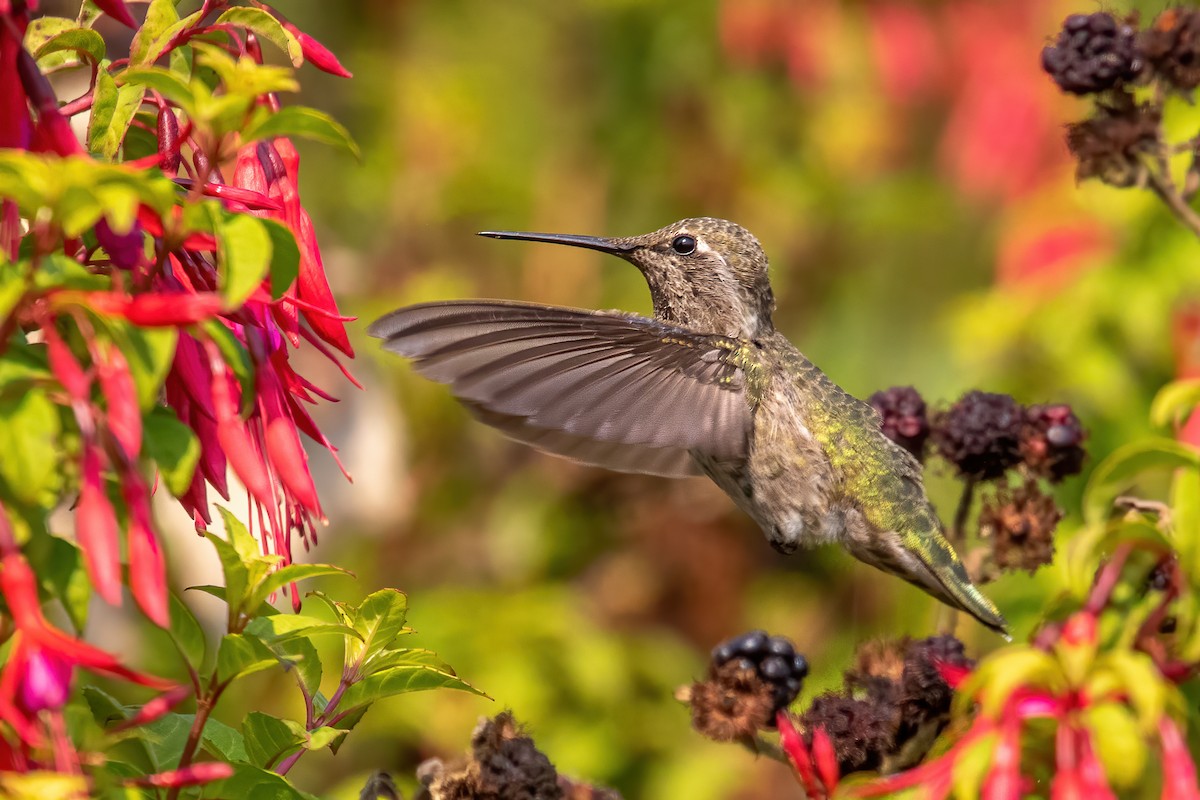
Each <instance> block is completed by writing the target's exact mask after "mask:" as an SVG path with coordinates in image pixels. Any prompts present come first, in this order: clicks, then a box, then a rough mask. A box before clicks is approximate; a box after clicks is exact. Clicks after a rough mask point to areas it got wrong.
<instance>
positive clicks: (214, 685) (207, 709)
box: [167, 668, 229, 800]
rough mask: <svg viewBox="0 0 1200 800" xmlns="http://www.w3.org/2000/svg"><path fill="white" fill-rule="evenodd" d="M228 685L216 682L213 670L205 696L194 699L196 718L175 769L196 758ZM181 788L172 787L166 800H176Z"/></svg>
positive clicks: (187, 764)
mask: <svg viewBox="0 0 1200 800" xmlns="http://www.w3.org/2000/svg"><path fill="white" fill-rule="evenodd" d="M228 685H229V682H228V681H226V682H224V683H218V682H217V672H216V668H214V669H213V674H212V677H211V678H209V681H208V691H207V692H205V696H203V697H197V698H196V716H195V717H194V718H193V719H192V727H191V730H189V731H188V735H187V741H186V742H184V744H183V752H182V753H180V755H179V766H178V767H177V769H183V768H184V767H187V766H190V765H191V763H192V759H193V758H195V757H196V751H197V750H199V749H200V740H201V738H202V737H203V736H204V726H205V725H207V724H208V717H209V715H210V714H212V711H213V709H214V708H216V707H217V701H218V700H219V699H221V693H222V692H224V691H225V687H227V686H228ZM181 788H182V787H181V786H172V787H171V789H170V791H168V792H167V800H176V798H178V797H179V790H180V789H181Z"/></svg>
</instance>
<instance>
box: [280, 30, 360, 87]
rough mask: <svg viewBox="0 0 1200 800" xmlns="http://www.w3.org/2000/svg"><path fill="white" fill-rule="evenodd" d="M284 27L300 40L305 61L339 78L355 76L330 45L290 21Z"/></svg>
mask: <svg viewBox="0 0 1200 800" xmlns="http://www.w3.org/2000/svg"><path fill="white" fill-rule="evenodd" d="M283 27H284V28H286V29H287V30H289V31H290V32H291V34H292V35H293V36H295V37H296V40H297V41H298V42H300V51H301V52H302V53H303V54H304V60H305V61H307V62H308V63H310V64H312V65H313V66H314V67H316V68H317V69H319V70H321V71H322V72H328V73H329V74H330V75H337V76H338V77H339V78H353V77H354V75H353V74H352V73H351V72H350V70H348V69H346V68H345V67H343V66H342V62H340V61H338V59H337V56H335V55H334V54H333V53H332V52H330V50H329V48H328V47H326V46H325V45H323V44H321V43H320V42H318V41H317V40H316V39H314V38H313V37H311V36H309V35H308V34H307V33H305V32H304V31H302V30H300V29H299V28H297V27H296V26H295V25H293V24H292V23H290V22H285V23H283Z"/></svg>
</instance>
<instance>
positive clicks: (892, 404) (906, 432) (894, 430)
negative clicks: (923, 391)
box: [867, 386, 929, 461]
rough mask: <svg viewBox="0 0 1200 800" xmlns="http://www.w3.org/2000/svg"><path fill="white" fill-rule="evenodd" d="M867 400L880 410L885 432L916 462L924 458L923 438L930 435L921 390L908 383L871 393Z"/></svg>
mask: <svg viewBox="0 0 1200 800" xmlns="http://www.w3.org/2000/svg"><path fill="white" fill-rule="evenodd" d="M867 402H868V403H870V404H871V407H872V408H874V409H875V410H876V411H878V412H879V417H880V427H881V428H882V429H883V433H884V435H885V436H887V437H888V438H889V439H891V440H892V441H893V442H895V443H896V444H898V445H900V446H901V447H903V448H904V449H905V450H907V451H908V452H910V453H912V454H913V455H914V456H915V457H916V459H917V460H918V461H921V460H923V459H924V458H925V440H926V439H928V438H929V416H928V414H927V413H926V408H925V400H924V399H923V398H922V397H921V395H920V393H919V392H917V390H916V389H914V388H913V387H911V386H893V387H892V388H890V389H885V390H883V391H881V392H876V393H875V394H873V395H871V396H870V398H868V400H867Z"/></svg>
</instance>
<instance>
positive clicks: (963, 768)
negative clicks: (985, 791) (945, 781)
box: [951, 733, 999, 800]
mask: <svg viewBox="0 0 1200 800" xmlns="http://www.w3.org/2000/svg"><path fill="white" fill-rule="evenodd" d="M998 738H999V737H998V736H997V735H996V734H994V733H988V734H985V735H983V736H980V737H979V738H977V739H976V740H975V741H973V742H971V744H969V745H968V746H967V747H966V748H965V749H964V750H963V753H962V755H960V756H958V758H955V759H954V768H953V769H954V771H953V772H952V774H951V779H952V785H953V788H954V797H955V799H956V800H975V798H977V797H979V796H980V791H979V790H980V789H981V788H982V787H983V780H984V777H985V776H986V775H987V773H988V768H989V767H991V765H992V751H993V750H995V748H996V740H997V739H998Z"/></svg>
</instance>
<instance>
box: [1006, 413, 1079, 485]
mask: <svg viewBox="0 0 1200 800" xmlns="http://www.w3.org/2000/svg"><path fill="white" fill-rule="evenodd" d="M1086 438H1087V432H1086V431H1085V430H1084V429H1083V424H1082V423H1081V422H1080V421H1079V417H1077V416H1075V412H1074V411H1072V410H1071V407H1070V406H1069V405H1066V404H1064V403H1059V404H1056V405H1040V406H1030V407H1029V408H1027V409H1025V425H1024V426H1023V427H1022V429H1021V458H1022V459H1023V460H1024V461H1025V465H1026V466H1027V467H1029V468H1030V469H1031V470H1033V472H1035V473H1036V474H1038V475H1042V476H1043V477H1046V478H1048V479H1050V480H1051V481H1052V482H1054V483H1057V482H1059V481H1061V480H1062V479H1063V478H1065V477H1067V476H1068V475H1076V474H1078V473H1079V470H1080V469H1082V467H1083V459H1084V457H1085V456H1086V455H1087V452H1086V451H1085V450H1084V449H1083V441H1084V439H1086Z"/></svg>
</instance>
